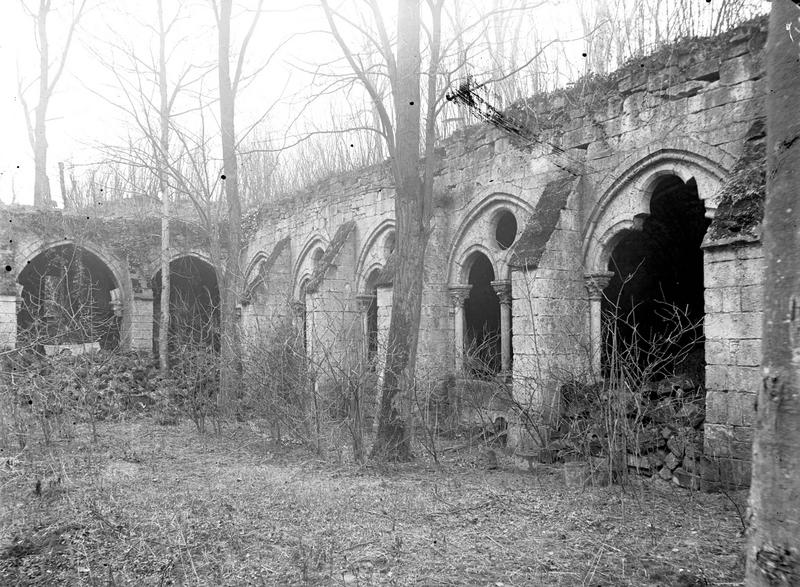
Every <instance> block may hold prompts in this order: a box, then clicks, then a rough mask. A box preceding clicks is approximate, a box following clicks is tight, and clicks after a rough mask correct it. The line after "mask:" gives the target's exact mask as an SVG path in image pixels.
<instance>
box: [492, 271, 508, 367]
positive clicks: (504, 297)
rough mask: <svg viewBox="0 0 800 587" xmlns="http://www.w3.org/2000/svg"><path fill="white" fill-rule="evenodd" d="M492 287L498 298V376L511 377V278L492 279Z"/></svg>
mask: <svg viewBox="0 0 800 587" xmlns="http://www.w3.org/2000/svg"><path fill="white" fill-rule="evenodd" d="M491 283H492V289H494V292H495V293H496V294H497V297H498V298H499V299H500V373H499V374H498V375H500V377H501V378H502V379H503V380H504V381H507V380H508V379H509V378H510V377H511V280H510V279H500V280H497V281H492V282H491Z"/></svg>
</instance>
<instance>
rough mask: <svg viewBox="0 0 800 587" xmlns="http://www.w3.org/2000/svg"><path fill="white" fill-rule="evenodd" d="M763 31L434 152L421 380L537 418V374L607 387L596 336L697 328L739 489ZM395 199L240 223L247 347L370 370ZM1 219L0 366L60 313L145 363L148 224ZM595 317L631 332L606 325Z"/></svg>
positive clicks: (531, 109) (619, 79)
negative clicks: (276, 331)
mask: <svg viewBox="0 0 800 587" xmlns="http://www.w3.org/2000/svg"><path fill="white" fill-rule="evenodd" d="M765 27H766V22H765V21H763V20H762V21H757V22H753V23H749V24H746V25H743V26H742V27H739V28H737V29H735V30H733V31H730V32H728V33H725V34H724V35H722V36H721V37H718V38H711V39H700V40H692V41H685V42H682V43H679V44H677V45H674V46H671V47H668V48H665V49H663V50H661V51H659V52H658V53H657V54H655V55H651V56H649V57H647V58H643V59H639V60H636V61H634V62H631V63H630V64H629V65H627V66H626V67H625V68H624V69H621V70H619V71H617V72H614V73H613V74H611V75H610V76H607V77H602V78H591V79H586V80H583V81H581V82H580V83H578V84H576V85H574V86H573V87H570V88H568V89H565V90H562V91H557V92H555V93H553V94H550V95H547V96H541V97H534V98H531V99H530V100H529V101H528V102H527V103H526V104H525V105H524V107H520V108H519V109H518V112H516V114H514V113H513V112H512V115H515V116H517V117H518V118H519V117H522V118H519V119H520V120H524V123H525V124H526V125H527V126H528V127H529V128H531V129H532V131H533V133H534V138H532V139H531V140H528V141H521V140H519V139H518V138H517V137H513V136H509V135H508V134H507V133H505V132H504V131H503V130H502V129H498V128H495V127H493V126H492V125H490V124H478V125H474V126H471V127H468V128H465V129H463V130H461V131H458V132H456V133H455V134H454V135H452V136H450V137H448V138H446V139H444V140H442V142H441V144H440V146H439V149H438V156H439V160H438V162H437V163H438V165H439V171H438V173H437V175H436V182H435V188H434V199H435V206H436V209H435V213H434V216H433V220H432V230H431V234H430V240H429V245H428V254H427V256H426V258H425V259H424V264H425V288H424V293H423V308H422V323H421V330H420V339H419V358H418V365H417V370H418V374H419V376H420V377H424V378H431V379H443V378H445V377H447V376H455V377H457V378H458V379H465V378H466V379H470V378H474V379H477V380H481V381H502V382H504V383H506V384H509V385H511V386H512V389H513V392H514V394H515V395H518V396H519V397H521V396H523V395H526V394H527V395H530V396H531V397H533V398H534V401H535V402H536V403H537V405H540V406H543V409H544V408H546V406H548V405H550V404H551V403H552V402H553V401H554V398H555V396H557V394H558V388H559V384H560V383H556V382H555V380H554V376H553V374H555V373H572V374H578V373H586V372H594V373H597V374H602V373H603V372H604V370H605V371H608V369H609V368H610V367H609V365H608V361H607V357H608V356H609V354H610V353H611V352H612V351H611V350H610V349H609V348H608V347H607V345H608V343H607V342H604V341H608V340H609V337H608V329H609V328H614V329H615V330H616V331H617V332H618V333H619V336H620V337H621V338H622V339H627V340H632V337H633V336H634V334H633V333H632V330H633V328H634V325H635V328H636V329H637V331H638V332H639V333H642V332H645V333H646V332H648V331H649V330H652V329H658V328H660V327H661V325H662V323H663V321H664V319H665V318H664V316H663V313H661V312H660V311H659V308H660V307H664V306H665V305H666V306H670V305H671V306H674V307H677V308H681V309H684V310H685V316H686V317H687V319H689V320H690V322H691V321H696V322H698V323H700V324H701V325H702V330H699V329H697V330H694V329H692V328H689V329H688V330H685V331H684V332H683V335H685V336H687V337H689V338H692V337H693V338H694V339H695V340H699V341H700V344H698V345H695V346H694V347H692V352H691V353H688V355H687V356H686V357H685V359H686V372H687V373H694V374H695V375H696V376H697V377H699V378H700V379H701V380H702V381H699V382H698V383H699V384H700V385H703V386H704V388H705V402H706V418H705V424H704V429H703V431H704V450H705V451H706V453H707V454H713V455H714V456H717V457H720V458H722V459H724V460H725V461H726V462H727V463H728V464H729V469H728V474H729V475H730V476H731V478H732V479H734V480H738V481H741V482H745V483H746V482H747V480H748V476H749V469H750V463H749V461H750V443H751V437H752V428H751V426H752V422H753V418H754V406H753V403H754V398H755V392H756V391H757V389H758V388H759V385H760V375H759V362H760V343H761V320H762V309H761V308H762V284H763V257H762V249H761V244H760V238H759V236H760V222H761V208H762V201H763V195H764V166H765V147H764V122H763V119H764V115H765V112H764V96H765V92H766V84H765V79H764V64H763V54H764V42H765V39H766V30H765ZM392 183H393V182H392V176H391V170H390V168H389V165H388V164H383V165H379V166H374V167H371V168H368V169H363V170H360V171H358V172H356V173H349V174H345V175H341V176H336V177H331V178H329V179H328V180H325V181H323V182H320V183H318V184H316V185H313V186H311V187H309V188H307V189H305V190H303V191H301V192H299V193H295V194H291V195H287V197H286V198H284V199H282V200H280V201H277V202H271V203H270V204H268V205H266V206H265V207H264V208H262V209H260V210H258V211H257V212H254V213H253V214H251V215H250V216H249V217H248V219H247V222H248V227H246V235H247V248H246V250H245V251H244V253H243V254H242V260H241V265H242V267H244V268H245V269H246V271H245V287H244V291H243V292H241V296H240V297H241V305H240V308H239V312H238V315H239V318H238V319H239V321H240V324H241V327H242V331H243V333H245V335H247V334H248V333H250V334H251V335H252V333H254V332H257V328H258V325H259V324H262V323H275V322H278V321H282V320H283V321H286V320H288V321H290V322H291V323H292V324H293V325H294V327H295V328H298V329H302V331H303V333H304V340H305V341H306V344H307V352H308V353H309V355H311V356H313V355H314V353H322V352H324V353H330V354H333V355H336V353H341V354H342V355H344V353H347V352H351V351H352V349H360V351H359V352H361V353H363V355H364V357H365V358H366V360H367V361H369V362H373V363H375V364H376V365H377V367H376V371H378V372H379V371H380V368H379V366H380V363H381V349H382V346H383V344H382V342H383V337H384V336H385V333H386V330H387V328H388V320H389V315H390V311H391V304H392V283H391V282H392V272H391V267H392V258H393V254H394V252H393V251H394V242H395V232H394V231H395V221H394V200H393V187H392ZM2 215H3V220H2V223H3V227H4V231H5V232H4V234H5V241H4V242H5V244H4V245H3V256H4V259H5V272H4V276H3V278H2V283H1V285H0V293H1V294H2V295H1V296H0V339H2V340H1V342H2V344H3V345H4V346H6V347H10V346H14V345H16V344H18V343H19V341H22V340H24V339H25V337H26V336H31V335H32V334H31V333H33V332H38V331H37V329H44V331H45V332H48V333H50V335H52V336H56V335H57V333H58V330H59V324H61V322H60V318H59V315H60V314H59V308H63V307H65V305H66V306H68V307H70V308H72V309H73V311H75V312H78V311H79V312H84V313H88V315H90V316H91V320H90V321H89V323H90V324H91V325H92V327H91V331H89V332H85V333H83V335H82V336H80V337H78V338H76V339H75V340H74V341H71V342H74V343H76V344H77V343H79V344H87V343H88V344H96V345H97V346H99V347H101V348H111V347H115V346H121V347H122V348H126V349H135V350H140V351H143V352H153V350H154V347H155V343H154V341H155V340H157V334H158V333H157V316H158V312H159V303H160V301H159V291H160V277H159V275H160V274H159V270H160V248H159V247H160V242H159V235H160V228H159V226H160V224H159V223H160V220H159V218H158V216H157V214H155V213H152V214H151V215H149V216H148V215H142V214H141V212H140V211H139V209H138V208H136V207H135V206H132V205H130V206H128V207H127V208H126V205H125V203H124V202H123V203H120V204H119V205H115V204H113V203H106V204H103V205H102V206H100V205H98V206H97V207H96V209H94V210H91V211H89V212H80V213H79V212H76V211H65V212H60V211H55V210H35V209H30V208H24V207H4V208H2ZM176 224H177V225H176V228H175V234H176V237H175V239H176V241H175V243H173V244H174V250H175V254H174V259H173V261H172V267H173V268H174V273H175V276H176V277H174V281H173V289H174V292H178V293H177V294H175V295H181V296H183V297H184V298H185V299H189V300H190V301H191V303H190V304H189V306H191V307H192V308H195V309H194V310H192V311H190V312H189V314H188V315H187V316H186V324H196V327H193V331H195V332H197V333H198V336H200V337H203V336H211V335H207V334H203V328H204V326H203V325H204V324H208V323H209V322H210V321H213V320H218V317H215V314H214V313H215V310H214V308H215V305H216V302H217V300H218V298H219V292H218V291H217V284H216V276H215V271H214V267H213V266H212V264H211V262H210V257H209V254H208V251H207V250H205V249H204V245H203V243H204V242H205V241H204V239H203V238H202V235H200V234H198V233H197V231H196V230H195V229H194V228H192V226H191V224H190V223H183V224H180V223H176ZM69 284H73V285H70V286H69V287H68V285H69ZM70 292H72V293H70ZM74 292H81V295H80V296H79V297H76V296H75V295H74ZM68 298H69V299H68ZM614 300H618V301H619V304H618V307H617V310H616V311H617V312H618V313H619V315H624V316H631V315H634V316H635V321H630V320H628V321H625V320H622V319H620V320H619V321H617V322H616V323H613V321H611V322H610V321H609V320H606V319H604V318H603V316H604V311H608V310H609V304H610V303H611V302H613V301H614ZM606 313H607V312H606ZM645 338H646V337H645ZM210 342H212V343H213V341H210ZM643 352H647V349H643ZM510 423H511V424H513V422H511V421H510ZM512 428H513V426H512ZM512 441H513V435H512ZM516 441H517V442H521V441H520V439H519V438H517V439H516Z"/></svg>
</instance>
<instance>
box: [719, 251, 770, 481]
mask: <svg viewBox="0 0 800 587" xmlns="http://www.w3.org/2000/svg"><path fill="white" fill-rule="evenodd" d="M705 263H706V273H705V277H706V291H705V303H706V319H705V336H706V363H707V367H706V423H705V454H706V456H715V457H722V459H723V463H724V464H723V465H722V466H723V467H725V470H723V471H722V473H723V475H724V476H725V477H726V478H728V479H730V480H731V481H734V482H736V483H740V484H744V485H746V484H749V479H750V460H751V452H752V450H751V443H752V439H753V430H752V426H753V423H754V421H755V398H756V393H757V392H758V389H759V387H760V386H761V368H760V364H761V331H762V319H763V311H762V298H763V290H764V256H763V252H762V250H761V245H760V244H758V243H750V244H746V243H742V244H739V245H737V246H723V247H714V248H707V249H706V251H705Z"/></svg>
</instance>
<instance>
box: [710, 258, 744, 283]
mask: <svg viewBox="0 0 800 587" xmlns="http://www.w3.org/2000/svg"><path fill="white" fill-rule="evenodd" d="M703 285H704V286H705V287H706V288H719V287H725V286H735V285H738V282H737V281H736V263H735V262H734V261H720V262H716V263H706V264H705V266H704V268H703Z"/></svg>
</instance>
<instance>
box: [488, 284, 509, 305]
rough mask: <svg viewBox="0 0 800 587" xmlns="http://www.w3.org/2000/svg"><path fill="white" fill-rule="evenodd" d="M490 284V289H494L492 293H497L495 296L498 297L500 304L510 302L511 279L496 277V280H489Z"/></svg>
mask: <svg viewBox="0 0 800 587" xmlns="http://www.w3.org/2000/svg"><path fill="white" fill-rule="evenodd" d="M490 283H491V285H492V289H494V293H496V294H497V297H498V298H500V303H501V304H510V303H511V280H510V279H498V280H496V281H492V282H490Z"/></svg>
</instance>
